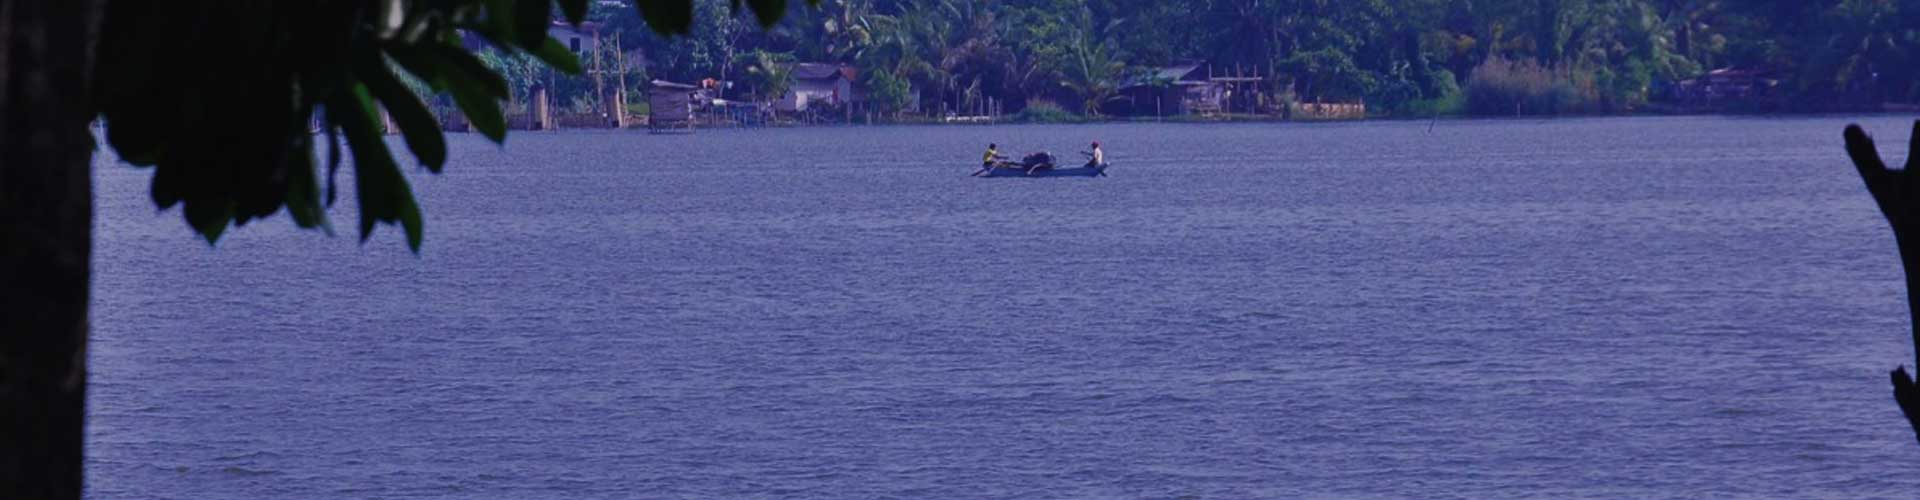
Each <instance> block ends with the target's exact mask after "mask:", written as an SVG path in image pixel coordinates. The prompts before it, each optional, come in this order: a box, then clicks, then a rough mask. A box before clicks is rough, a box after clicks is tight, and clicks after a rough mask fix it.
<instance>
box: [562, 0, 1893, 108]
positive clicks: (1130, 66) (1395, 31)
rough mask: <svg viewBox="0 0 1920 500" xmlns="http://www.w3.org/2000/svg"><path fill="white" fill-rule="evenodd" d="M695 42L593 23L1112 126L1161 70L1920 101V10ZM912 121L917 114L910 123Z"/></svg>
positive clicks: (904, 2)
mask: <svg viewBox="0 0 1920 500" xmlns="http://www.w3.org/2000/svg"><path fill="white" fill-rule="evenodd" d="M694 5H695V7H694V9H693V12H692V13H691V15H692V21H693V25H692V27H691V29H690V30H689V33H688V36H685V37H663V36H658V35H654V34H652V33H651V32H650V31H649V30H647V29H646V28H645V27H644V24H643V23H642V22H641V19H640V18H639V16H638V15H637V14H636V13H635V12H634V11H633V9H617V8H601V9H599V10H598V11H596V12H595V13H593V14H592V15H591V16H592V17H593V18H595V19H597V20H599V21H602V22H604V23H606V25H607V26H608V27H609V32H611V33H618V34H619V36H620V37H621V38H622V40H623V42H622V44H623V45H625V46H626V47H627V48H629V49H641V50H643V51H644V53H645V54H646V57H647V58H648V60H649V67H650V68H649V69H650V70H651V71H652V72H653V74H654V75H655V76H656V77H662V78H668V79H674V80H678V81H699V80H702V79H707V78H715V79H720V80H744V79H746V76H745V75H744V73H745V68H746V67H747V66H749V65H751V63H752V62H754V61H758V60H760V59H759V58H761V57H764V56H762V55H759V54H760V52H767V53H772V54H784V55H786V56H790V57H792V58H794V59H796V60H801V61H814V62H838V63H844V64H849V65H853V66H855V67H857V68H858V69H859V70H860V71H861V72H862V74H863V75H866V76H864V77H863V80H865V81H866V83H869V84H874V83H877V84H879V85H881V86H883V87H887V88H888V90H887V92H889V93H890V95H889V102H888V104H889V105H891V106H904V105H905V103H906V102H907V101H908V100H907V99H903V98H901V96H900V95H899V94H901V92H899V91H900V90H902V89H901V88H900V87H901V86H902V85H904V86H906V87H907V89H906V90H907V92H908V93H910V94H911V95H912V96H916V97H918V102H919V108H920V109H918V110H917V111H921V112H929V111H933V110H959V111H963V112H964V111H967V110H972V109H979V106H980V104H981V103H982V102H983V100H985V99H989V98H991V99H993V100H994V101H996V102H1000V103H1005V105H1004V106H1003V107H1004V108H1005V109H1006V110H1008V111H1018V110H1019V109H1020V108H1023V107H1024V106H1025V104H1026V103H1028V102H1030V101H1033V100H1036V99H1040V100H1047V101H1051V102H1054V103H1057V104H1060V105H1062V106H1063V107H1065V108H1067V109H1071V110H1075V111H1080V112H1097V111H1098V110H1099V105H1100V104H1101V103H1102V102H1103V101H1106V100H1109V99H1111V98H1113V97H1114V95H1115V90H1116V89H1117V88H1118V87H1119V86H1121V85H1122V84H1124V83H1127V82H1129V81H1131V82H1139V81H1141V80H1140V78H1141V77H1142V75H1144V74H1145V72H1144V71H1143V70H1144V69H1145V68H1150V67H1154V66H1159V65H1166V64H1170V63H1174V62H1176V61H1183V60H1199V61H1208V62H1212V63H1213V64H1214V67H1215V68H1221V71H1226V68H1238V69H1239V70H1240V71H1243V72H1253V71H1255V70H1257V71H1258V72H1259V73H1260V74H1261V75H1263V76H1273V75H1278V76H1277V77H1274V78H1269V79H1268V80H1267V81H1266V82H1265V83H1264V84H1263V88H1262V89H1261V90H1262V91H1263V92H1265V93H1266V94H1268V95H1270V96H1273V97H1274V98H1275V99H1292V100H1301V101H1313V100H1320V101H1343V102H1344V101H1359V100H1364V101H1365V102H1367V103H1369V104H1370V105H1371V106H1372V107H1373V109H1375V110H1377V111H1386V112H1398V113H1428V112H1447V111H1470V112H1475V113H1481V114H1514V113H1516V112H1517V113H1559V112H1589V111H1591V112H1617V111H1625V110H1632V109H1636V108H1640V107H1643V106H1646V105H1647V104H1648V103H1649V102H1652V101H1658V100H1661V99H1662V98H1663V97H1665V96H1668V95H1671V92H1669V91H1668V90H1669V89H1670V88H1671V87H1672V85H1674V84H1675V82H1680V81H1684V80H1688V79H1692V78H1696V77H1699V76H1701V75H1703V74H1704V73H1705V72H1707V71H1709V70H1712V69H1715V68H1727V67H1737V68H1743V69H1749V70H1755V71H1759V72H1763V73H1765V74H1766V75H1768V78H1769V79H1770V80H1777V81H1778V89H1779V90H1778V93H1777V94H1778V95H1777V96H1776V97H1777V99H1776V101H1777V102H1778V103H1780V105H1781V106H1784V107H1785V108H1787V109H1803V110H1830V109H1840V108H1842V107H1846V106H1852V105H1858V104H1861V103H1874V104H1877V103H1881V102H1896V103H1913V102H1915V101H1916V100H1917V99H1920V80H1917V79H1916V75H1915V69H1914V68H1916V67H1920V52H1916V50H1915V49H1916V45H1920V0H1194V1H1190V2H1166V1H1161V0H1084V1H1082V0H825V1H822V2H820V4H819V5H818V6H817V7H808V6H805V5H804V4H802V3H800V2H794V3H793V4H791V5H790V6H789V12H788V15H787V18H786V20H784V21H782V22H781V23H780V24H778V25H776V26H775V27H774V28H772V29H768V30H761V29H758V28H757V27H756V23H754V22H753V21H754V18H752V17H747V16H749V14H748V13H745V12H740V13H734V12H732V11H731V10H730V9H729V8H728V2H727V1H726V0H696V1H695V2H694ZM910 111H913V110H910Z"/></svg>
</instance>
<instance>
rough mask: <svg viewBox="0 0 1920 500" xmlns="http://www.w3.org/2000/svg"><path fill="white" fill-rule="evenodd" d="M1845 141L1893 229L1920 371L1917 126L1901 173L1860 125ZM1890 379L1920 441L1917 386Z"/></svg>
mask: <svg viewBox="0 0 1920 500" xmlns="http://www.w3.org/2000/svg"><path fill="white" fill-rule="evenodd" d="M1845 135H1846V138H1847V155H1848V156H1852V157H1853V165H1854V166H1855V167H1857V168H1859V169H1860V178H1861V179H1862V180H1864V181H1866V183H1867V191H1868V192H1870V193H1873V200H1874V201H1875V202H1878V203H1879V204H1880V212H1881V213H1882V214H1885V215H1886V216H1887V222H1888V223H1889V224H1891V225H1893V238H1894V241H1895V242H1896V243H1897V244H1898V245H1899V246H1900V265H1901V267H1902V268H1904V269H1905V270H1906V275H1907V314H1908V315H1909V316H1910V317H1911V318H1912V319H1913V320H1912V322H1913V340H1914V345H1915V350H1916V360H1915V366H1920V295H1915V293H1916V292H1920V196H1916V195H1920V122H1916V123H1914V130H1913V139H1912V142H1911V147H1910V148H1909V149H1908V157H1907V165H1906V167H1905V168H1903V169H1900V170H1890V169H1888V168H1887V164H1886V163H1884V162H1882V161H1881V160H1880V152H1879V151H1878V150H1877V149H1875V148H1874V145H1873V138H1871V137H1868V136H1867V132H1866V131H1865V130H1862V129H1861V128H1860V126H1859V125H1853V126H1849V127H1847V131H1846V134H1845ZM1892 376H1893V399H1894V401H1896V402H1899V403H1900V411H1901V412H1902V413H1905V414H1906V415H1907V422H1908V423H1909V424H1911V425H1912V426H1913V429H1914V434H1915V439H1920V384H1916V383H1915V381H1914V379H1913V377H1912V376H1911V375H1908V374H1907V369H1906V368H1905V367H1897V368H1895V369H1894V370H1893V373H1892Z"/></svg>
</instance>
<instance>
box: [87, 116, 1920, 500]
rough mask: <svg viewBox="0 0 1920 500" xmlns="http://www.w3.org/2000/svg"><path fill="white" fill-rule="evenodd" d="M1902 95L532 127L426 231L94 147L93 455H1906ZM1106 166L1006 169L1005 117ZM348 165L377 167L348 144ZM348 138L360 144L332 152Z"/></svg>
mask: <svg viewBox="0 0 1920 500" xmlns="http://www.w3.org/2000/svg"><path fill="white" fill-rule="evenodd" d="M1852 121H1862V122H1864V123H1866V124H1867V125H1868V127H1869V129H1870V130H1871V131H1872V132H1874V133H1876V134H1878V135H1879V136H1881V137H1883V142H1884V143H1885V144H1883V145H1882V146H1883V150H1884V151H1885V152H1886V153H1887V154H1888V156H1890V157H1892V158H1896V159H1898V158H1904V157H1905V151H1904V149H1905V147H1906V145H1905V142H1906V141H1904V140H1901V139H1904V137H1905V134H1906V132H1907V126H1908V125H1907V124H1908V123H1909V122H1906V121H1905V120H1904V119H1902V118H1900V117H1866V118H1860V119H1849V118H1844V117H1822V118H1794V119H1762V118H1712V117H1703V118H1604V119H1571V120H1554V121H1523V120H1496V121H1441V122H1438V123H1430V122H1426V121H1418V122H1394V121H1386V122H1365V123H1349V124H1217V125H1208V124H1114V125H1075V126H965V127H853V128H798V129H761V130H715V131H700V132H698V133H695V134H693V135H679V136H653V135H646V134H644V133H640V132H635V131H617V132H616V131H601V132H593V131H568V132H557V133H555V132H527V133H515V134H513V135H512V136H511V137H510V138H509V142H508V144H507V146H506V147H505V148H500V147H496V146H494V145H492V144H491V143H488V142H486V141H485V140H484V139H482V138H480V137H478V136H474V135H469V134H454V135H452V137H451V141H452V144H451V146H452V150H453V160H452V164H451V165H450V166H449V167H448V168H447V170H446V173H445V174H444V175H439V176H433V175H427V174H425V173H424V172H423V171H411V172H410V177H411V179H412V180H413V183H414V189H415V192H416V194H417V195H418V196H419V198H420V200H421V204H422V205H423V206H424V207H425V212H426V217H427V226H426V245H425V248H424V249H423V250H422V251H421V253H420V254H419V255H418V256H415V255H412V254H410V253H408V251H407V250H406V245H405V244H404V242H403V239H402V237H401V233H400V232H399V231H398V230H396V229H394V228H385V227H383V228H382V229H380V230H379V231H378V232H377V233H375V234H374V235H373V238H372V239H371V241H369V242H367V243H365V244H364V245H363V244H358V243H357V242H356V241H357V236H358V235H357V233H356V229H357V227H358V223H357V219H356V216H357V212H356V210H355V209H354V208H353V201H352V195H351V193H350V192H349V193H346V194H345V195H343V196H342V201H341V205H340V206H338V207H336V208H335V209H333V210H332V212H331V215H332V217H333V219H334V221H333V222H334V227H335V228H336V230H337V231H338V232H339V233H340V234H339V235H338V236H337V237H333V238H328V237H326V236H323V235H322V234H320V233H318V232H311V231H299V230H296V229H294V228H292V224H291V222H290V221H288V220H287V219H286V218H285V217H284V216H282V217H279V218H277V219H274V220H270V221H267V222H263V223H257V224H254V225H249V226H247V227H244V228H240V229H238V230H236V231H234V232H231V233H230V234H229V235H228V236H226V237H225V238H224V239H223V240H222V241H221V242H220V243H219V245H217V246H214V247H209V246H208V245H207V244H206V243H204V242H202V241H199V240H196V239H195V237H194V236H193V235H192V234H191V233H190V232H189V231H188V229H187V228H186V226H185V224H184V223H183V222H182V220H181V217H180V214H179V212H178V211H177V210H176V211H168V212H158V213H156V211H155V209H154V208H153V205H152V202H151V201H150V200H149V197H148V194H147V193H148V191H147V183H148V182H149V180H150V179H151V172H150V171H147V170H140V169H135V168H131V167H127V166H125V165H123V164H118V163H116V161H115V160H114V159H113V158H111V156H110V155H103V156H105V157H103V158H102V159H101V160H99V161H97V162H96V169H95V170H96V171H95V174H94V176H95V179H96V184H97V186H98V202H97V222H96V225H95V233H96V234H97V241H96V243H95V264H94V285H93V293H94V302H93V317H92V324H93V339H94V340H93V344H92V350H91V356H92V372H93V374H92V385H91V393H90V408H91V417H90V420H89V422H88V424H89V425H88V430H87V452H88V454H89V458H88V462H87V471H86V472H87V487H88V496H89V497H92V498H178V499H257V498H314V499H338V498H445V499H456V498H460V499H464V498H568V499H596V498H608V499H615V498H1175V497H1197V498H1290V497H1302V496H1304V497H1388V498H1508V497H1547V498H1621V497H1628V498H1656V497H1669V498H1701V497H1715V496H1724V497H1737V498H1751V497H1829V498H1911V497H1912V495H1913V494H1914V493H1915V492H1916V491H1920V475H1915V474H1913V473H1912V472H1911V471H1912V469H1913V465H1914V464H1916V463H1920V445H1916V443H1915V440H1914V434H1913V432H1912V430H1910V429H1909V428H1908V427H1907V424H1906V422H1905V421H1904V420H1903V419H1902V417H1901V415H1900V413H1899V411H1898V409H1897V408H1896V407H1895V405H1894V403H1893V401H1892V399H1891V397H1890V388H1889V386H1888V384H1887V378H1886V372H1887V370H1889V369H1892V368H1893V367H1894V366H1896V365H1898V364H1901V363H1912V359H1913V349H1912V346H1911V345H1910V339H1909V335H1908V333H1909V330H1908V319H1907V317H1906V309H1905V307H1904V306H1905V302H1904V301H1905V291H1904V288H1903V286H1902V282H1901V280H1900V277H1901V274H1900V268H1899V262H1898V260H1897V258H1896V254H1895V252H1894V244H1893V240H1892V237H1891V235H1890V233H1889V231H1888V230H1887V228H1886V226H1885V223H1884V222H1883V221H1882V219H1881V218H1880V216H1879V214H1878V212H1877V211H1876V209H1875V208H1874V206H1873V202H1872V200H1871V199H1870V198H1869V197H1868V196H1867V194H1866V192H1865V190H1864V189H1863V188H1862V186H1861V184H1860V181H1859V180H1858V178H1857V177H1856V175H1855V174H1854V172H1853V168H1852V166H1851V164H1850V163H1849V162H1848V161H1847V159H1846V157H1845V155H1844V154H1843V152H1842V149H1841V140H1840V131H1841V128H1842V127H1843V126H1845V125H1846V124H1847V123H1849V122H1852ZM1089 140H1100V141H1102V142H1104V143H1105V144H1106V145H1107V147H1108V150H1109V153H1108V154H1109V155H1110V158H1111V160H1112V162H1113V164H1114V167H1113V169H1112V170H1111V173H1112V176H1111V177H1107V178H1099V179H976V178H970V177H968V176H967V174H968V173H969V172H970V171H971V170H972V169H973V167H974V166H975V164H976V159H977V157H978V155H979V152H980V150H981V149H982V148H983V147H984V146H985V145H986V143H988V142H999V143H1000V144H1001V145H1002V147H1003V148H1004V149H1007V150H1010V151H1013V152H1025V151H1030V150H1035V149H1051V150H1053V151H1054V152H1055V153H1057V154H1062V155H1063V156H1069V157H1071V156H1074V155H1072V154H1071V152H1072V151H1077V150H1078V149H1079V146H1081V145H1083V144H1084V143H1085V142H1087V141H1089ZM349 170H350V169H349ZM341 185H342V186H351V185H352V183H351V179H350V177H344V176H343V178H342V179H341Z"/></svg>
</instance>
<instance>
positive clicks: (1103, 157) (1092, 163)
mask: <svg viewBox="0 0 1920 500" xmlns="http://www.w3.org/2000/svg"><path fill="white" fill-rule="evenodd" d="M1080 154H1083V155H1087V166H1088V167H1098V166H1101V165H1106V164H1107V153H1106V152H1105V151H1101V150H1100V141H1093V151H1081V152H1080Z"/></svg>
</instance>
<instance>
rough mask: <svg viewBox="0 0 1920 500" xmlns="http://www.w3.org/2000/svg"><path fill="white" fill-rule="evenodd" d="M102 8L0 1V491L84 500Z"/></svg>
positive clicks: (77, 2)
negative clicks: (93, 97)
mask: <svg viewBox="0 0 1920 500" xmlns="http://www.w3.org/2000/svg"><path fill="white" fill-rule="evenodd" d="M100 13H101V2H100V0H60V1H34V0H29V1H24V2H14V1H0V308H4V310H0V422H4V424H3V425H4V426H5V428H4V429H0V450H4V451H0V498H22V499H27V498H34V499H40V498H53V499H77V498H79V497H80V489H81V484H82V482H81V470H82V468H83V462H82V460H81V457H82V455H81V445H82V442H83V439H84V437H83V434H82V429H83V427H84V425H85V423H86V414H85V410H86V389H87V371H86V362H87V354H86V352H87V351H86V345H87V300H88V299H87V291H88V266H89V264H90V261H91V258H92V257H91V255H90V254H91V247H92V240H91V233H90V232H91V230H92V224H93V221H92V219H93V196H92V189H93V188H92V176H91V171H92V168H91V164H90V162H91V159H92V156H93V147H94V146H93V137H92V134H91V132H90V131H89V130H88V128H87V122H88V121H90V111H91V104H90V100H89V94H90V92H91V90H90V89H91V86H90V83H91V82H92V70H93V68H92V65H93V60H94V58H93V47H94V45H95V40H97V38H98V37H97V32H96V30H97V29H98V27H99V25H100Z"/></svg>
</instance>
